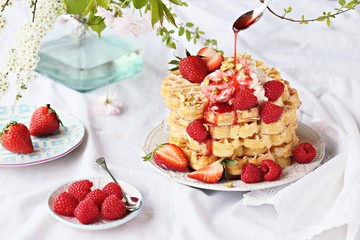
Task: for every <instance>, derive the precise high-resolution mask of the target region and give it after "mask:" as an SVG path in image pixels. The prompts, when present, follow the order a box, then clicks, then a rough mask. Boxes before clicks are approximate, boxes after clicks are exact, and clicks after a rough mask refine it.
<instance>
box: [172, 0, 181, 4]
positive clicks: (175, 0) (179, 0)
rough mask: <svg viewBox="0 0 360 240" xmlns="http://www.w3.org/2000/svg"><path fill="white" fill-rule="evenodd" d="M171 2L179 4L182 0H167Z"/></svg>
mask: <svg viewBox="0 0 360 240" xmlns="http://www.w3.org/2000/svg"><path fill="white" fill-rule="evenodd" d="M169 1H170V2H171V3H173V4H175V5H181V4H182V2H181V0H169Z"/></svg>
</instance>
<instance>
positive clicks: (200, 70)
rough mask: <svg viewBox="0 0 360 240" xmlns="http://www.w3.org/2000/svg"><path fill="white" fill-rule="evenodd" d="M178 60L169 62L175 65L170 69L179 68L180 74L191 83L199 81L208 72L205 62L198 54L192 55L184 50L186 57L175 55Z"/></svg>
mask: <svg viewBox="0 0 360 240" xmlns="http://www.w3.org/2000/svg"><path fill="white" fill-rule="evenodd" d="M176 58H177V59H178V60H172V61H170V62H169V64H174V65H176V66H175V67H174V68H172V69H170V70H172V71H174V70H177V69H179V71H180V73H181V75H182V76H183V77H184V78H185V79H186V80H188V81H190V82H192V83H201V82H202V81H203V80H204V79H205V77H206V76H207V75H208V74H209V70H208V67H207V65H206V62H205V61H204V60H203V59H202V58H201V57H199V56H193V55H191V54H190V53H189V52H188V51H187V50H186V57H185V58H180V57H176Z"/></svg>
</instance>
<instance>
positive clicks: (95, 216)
mask: <svg viewBox="0 0 360 240" xmlns="http://www.w3.org/2000/svg"><path fill="white" fill-rule="evenodd" d="M74 215H75V217H76V218H77V220H79V222H81V223H82V224H91V223H94V222H96V221H98V220H99V219H100V212H99V208H98V207H97V206H96V204H95V203H94V201H93V200H91V199H85V200H83V201H81V202H80V203H79V205H78V206H77V207H76V208H75V211H74Z"/></svg>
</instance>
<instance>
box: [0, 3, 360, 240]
mask: <svg viewBox="0 0 360 240" xmlns="http://www.w3.org/2000/svg"><path fill="white" fill-rule="evenodd" d="M189 5H190V6H189V8H188V9H186V11H185V10H181V11H179V12H178V15H179V16H180V19H184V20H185V21H191V22H194V23H195V24H197V25H199V26H200V27H201V28H202V29H203V30H205V32H206V33H207V34H208V36H209V37H210V38H216V39H218V41H219V48H220V49H222V50H224V52H225V55H232V54H233V33H232V29H231V26H232V23H233V21H234V20H235V19H236V18H237V17H238V16H239V14H242V13H244V12H246V11H247V10H249V9H252V8H254V7H256V6H258V5H259V4H258V3H257V2H256V1H249V0H248V1H234V0H222V1H205V0H197V1H189ZM289 5H291V6H292V7H293V8H294V11H295V12H299V13H300V14H301V13H304V14H305V16H306V17H311V16H314V17H317V16H318V15H321V13H322V12H323V11H329V10H331V9H333V8H334V7H335V6H336V2H334V1H311V0H303V1H296V2H294V1H291V2H289V1H284V0H281V1H280V0H276V1H275V0H274V1H273V2H272V4H271V6H272V7H273V8H274V9H277V10H278V11H279V12H280V13H281V12H282V11H283V8H287V7H288V6H289ZM19 13H22V14H21V15H19ZM23 13H24V11H23V10H22V9H20V8H16V9H14V10H12V11H11V12H10V13H9V16H11V17H12V19H10V18H9V20H10V23H9V24H10V25H9V29H7V30H6V31H5V32H4V33H2V34H1V35H0V42H1V45H0V54H1V55H0V56H1V58H3V57H4V56H5V53H6V52H7V49H8V48H9V47H11V46H12V44H13V41H14V39H15V30H16V29H17V27H18V26H19V25H20V24H21V22H22V20H23V19H26V16H25V15H24V14H23ZM300 16H301V15H300ZM359 23H360V12H359V9H357V10H354V11H351V12H349V13H347V14H344V15H340V16H338V17H337V18H336V19H335V20H333V23H332V26H331V28H328V27H326V25H325V24H324V23H311V24H308V25H299V24H296V23H289V22H285V21H281V20H279V19H278V18H275V17H274V16H273V15H271V14H270V13H266V14H265V15H264V16H263V18H262V19H261V20H260V21H259V22H258V23H256V25H254V26H253V27H251V28H250V29H248V30H246V31H244V32H241V33H240V34H239V40H238V51H239V52H247V53H249V54H250V55H252V56H253V57H254V58H257V59H260V60H263V61H265V63H267V65H270V66H274V67H277V68H278V69H279V70H280V71H281V72H282V73H283V75H284V76H286V77H288V78H289V79H288V80H290V82H291V85H292V86H295V87H296V88H298V89H299V92H300V97H301V98H302V102H303V105H302V107H301V109H303V110H300V111H299V118H301V120H302V121H304V122H305V123H308V124H310V125H311V124H312V126H318V127H319V129H320V130H319V131H321V128H320V127H321V125H322V124H317V122H319V121H324V120H326V121H327V122H331V124H333V125H334V126H335V127H338V128H340V129H345V131H353V135H354V136H355V137H358V136H359V132H358V130H357V128H356V125H357V126H360V111H359V109H358V104H359V102H360V97H359V94H358V91H359V89H360V28H359ZM58 33H59V32H56V31H54V32H53V33H51V34H53V35H56V34H58ZM160 40H161V39H160V38H159V37H156V36H155V34H152V35H148V36H144V37H141V38H139V39H135V41H136V42H137V43H138V44H139V45H140V46H141V48H142V54H143V56H144V62H145V67H144V69H143V71H142V72H141V73H140V74H138V75H136V76H134V77H132V78H130V79H126V80H123V81H120V82H118V83H115V84H112V85H110V87H109V91H110V92H116V93H117V94H118V98H119V100H120V101H121V102H122V103H123V109H122V113H121V114H120V115H118V116H111V117H103V116H98V115H94V114H93V113H92V111H91V107H92V106H93V104H94V103H95V102H96V101H97V98H98V97H99V96H102V95H104V94H105V91H106V88H99V89H96V90H94V91H91V92H88V93H79V92H76V91H74V90H71V89H69V88H67V87H65V86H63V85H61V84H59V83H56V82H54V81H52V80H50V79H47V78H46V77H42V76H40V77H39V79H37V80H35V81H32V82H30V85H29V90H28V91H26V92H25V93H24V97H23V98H22V99H21V100H20V101H19V102H18V104H31V105H43V104H46V103H50V104H51V105H52V106H53V107H54V108H58V109H61V110H62V111H66V112H69V113H71V114H73V115H75V116H76V117H78V118H79V119H80V120H81V122H82V123H83V124H84V126H85V128H86V136H85V140H84V142H83V143H82V144H81V145H80V146H79V147H78V148H77V149H76V150H74V151H73V152H71V153H70V154H68V155H66V156H64V157H62V158H60V159H57V160H55V161H51V162H47V163H44V164H40V165H33V166H28V167H19V168H0V182H1V191H0V212H1V217H0V229H1V231H0V239H120V238H121V239H274V240H275V239H277V240H278V239H289V240H290V239H296V236H294V235H291V234H289V233H288V232H286V231H285V232H284V230H283V228H281V226H280V225H279V223H281V222H278V220H279V215H278V212H277V211H276V209H275V208H274V206H272V205H268V204H265V205H261V206H248V205H245V204H244V198H243V195H244V193H243V192H216V191H208V190H199V189H195V188H191V187H188V186H184V185H181V184H179V183H176V182H173V181H171V180H169V179H167V178H165V177H163V176H161V175H159V174H158V173H157V172H156V171H155V170H154V169H153V168H152V167H151V166H150V165H149V163H144V162H143V161H142V159H141V156H143V153H142V151H141V148H142V146H143V143H144V141H145V139H146V136H147V134H148V133H149V132H150V131H151V130H152V129H153V128H154V127H155V126H156V125H158V124H159V123H160V122H161V121H162V120H163V119H164V118H165V117H166V115H167V113H168V110H167V109H166V107H165V105H164V104H163V101H162V98H161V96H160V84H161V78H162V77H164V76H165V75H166V74H167V69H168V68H169V66H168V65H167V62H169V61H170V60H171V59H172V58H173V52H172V50H169V49H167V48H165V47H164V45H163V44H161V42H160ZM182 43H183V47H182V48H183V49H185V48H188V49H189V50H190V51H193V52H195V51H196V50H197V49H199V47H200V46H201V44H199V45H198V46H193V45H191V44H188V43H186V41H185V40H182ZM182 54H184V53H182V52H180V51H179V52H177V55H182ZM182 56H183V55H182ZM13 102H14V96H13V95H9V96H7V97H5V98H3V99H1V100H0V104H1V105H2V106H3V105H11V104H13ZM314 102H316V103H317V104H320V105H322V107H323V109H325V111H324V112H323V113H322V112H314V111H313V109H316V106H314V105H313V103H314ZM340 108H341V109H340ZM344 112H345V113H344ZM337 113H344V114H348V115H345V116H344V115H342V116H339V117H337ZM344 117H347V118H348V120H349V121H350V122H351V121H354V123H355V125H354V126H350V127H349V126H342V125H341V123H342V121H340V120H341V118H344ZM339 119H340V120H339ZM349 129H350V130H349ZM329 134H330V133H329ZM329 139H330V140H329V142H328V145H327V156H326V158H327V159H330V161H331V160H332V157H334V156H333V155H335V156H336V155H337V149H336V146H337V145H338V144H343V145H346V144H348V142H343V143H333V142H332V141H331V136H330V138H329ZM333 139H335V138H333ZM340 139H341V138H340ZM341 141H344V139H343V138H342V139H341ZM331 154H333V155H331ZM98 156H105V157H106V159H107V161H108V165H109V167H110V168H111V170H112V171H113V173H114V175H115V176H117V177H118V178H119V179H122V180H123V181H126V182H128V183H131V184H133V185H134V186H136V187H137V188H138V189H139V191H140V192H141V193H142V194H143V196H144V207H143V209H142V211H141V212H140V213H139V215H138V216H137V217H136V218H134V219H132V220H131V221H130V222H128V223H126V224H124V225H122V226H120V227H117V228H114V229H109V230H104V231H95V232H94V231H84V230H78V229H73V228H71V227H69V226H66V225H64V224H62V223H60V222H59V221H57V220H56V219H54V218H53V217H52V216H51V215H50V214H49V212H48V209H47V197H48V195H49V194H50V192H51V191H52V190H53V189H54V188H55V187H57V186H58V185H59V184H60V183H61V182H63V181H67V180H71V179H77V178H82V177H84V178H86V177H90V176H104V173H103V172H102V171H101V170H100V169H99V168H98V167H97V166H95V165H94V164H93V161H94V159H95V158H96V157H98ZM344 164H345V163H343V165H344ZM340 165H341V164H340ZM348 167H349V166H348ZM321 168H322V167H320V169H319V170H321ZM357 174H358V175H360V172H357ZM306 178H307V177H304V178H303V179H301V180H299V181H306ZM355 186H356V185H355ZM333 187H339V186H332V185H329V186H327V187H326V189H325V193H326V192H327V191H330V192H331V191H332V188H333ZM339 188H340V189H341V186H340V187H339ZM350 190H351V191H357V192H358V191H360V190H359V189H357V188H353V189H351V188H350ZM298 194H299V196H301V195H303V194H305V193H304V192H299V193H298ZM315 194H316V193H315ZM318 194H319V193H318ZM322 194H323V193H322ZM326 197H327V195H326V194H324V198H326ZM319 199H321V198H319ZM294 200H296V199H294ZM313 204H314V205H316V206H318V207H319V208H321V207H322V206H323V204H325V205H324V206H328V205H329V204H330V203H328V201H326V199H324V202H322V201H321V200H320V201H318V202H314V203H313ZM344 209H346V208H344ZM303 211H304V212H306V214H307V215H309V216H310V217H311V211H312V209H311V208H310V209H304V210H303ZM344 211H345V210H344ZM289 214H291V213H289ZM319 221H321V219H320V220H319ZM305 225H306V224H305ZM314 225H316V223H314ZM346 232H347V227H346V225H342V226H337V227H332V228H330V229H328V230H326V229H324V231H322V232H320V233H319V234H318V235H316V236H314V237H313V238H312V239H316V240H319V239H327V240H329V239H334V240H335V239H345V238H346ZM353 239H360V233H359V232H358V233H357V235H356V237H354V238H353Z"/></svg>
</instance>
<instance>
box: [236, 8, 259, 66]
mask: <svg viewBox="0 0 360 240" xmlns="http://www.w3.org/2000/svg"><path fill="white" fill-rule="evenodd" d="M261 16H262V12H261V13H260V14H256V13H255V14H254V10H252V11H249V12H247V13H244V14H243V15H241V16H240V17H239V18H238V19H236V21H235V22H234V24H233V27H232V29H233V32H234V66H235V68H236V52H237V36H238V33H239V32H240V31H242V30H245V29H247V28H249V27H250V26H251V25H253V24H254V23H256V22H257V21H258V20H259V19H260V18H261Z"/></svg>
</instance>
